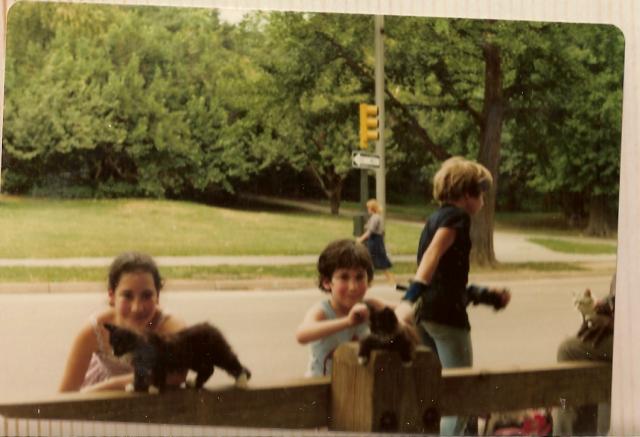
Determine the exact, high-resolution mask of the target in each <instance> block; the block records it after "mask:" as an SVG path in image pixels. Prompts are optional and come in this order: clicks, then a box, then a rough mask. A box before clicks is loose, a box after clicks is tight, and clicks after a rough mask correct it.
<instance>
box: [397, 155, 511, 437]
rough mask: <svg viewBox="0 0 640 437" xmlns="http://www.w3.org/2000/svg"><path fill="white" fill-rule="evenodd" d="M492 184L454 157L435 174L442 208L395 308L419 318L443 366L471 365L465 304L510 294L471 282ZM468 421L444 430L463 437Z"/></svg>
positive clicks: (505, 299)
mask: <svg viewBox="0 0 640 437" xmlns="http://www.w3.org/2000/svg"><path fill="white" fill-rule="evenodd" d="M492 182H493V180H492V177H491V173H489V170H487V169H486V168H485V167H484V166H482V165H480V164H478V163H476V162H473V161H469V160H467V159H464V158H462V157H453V158H450V159H448V160H446V161H445V162H444V163H443V164H442V166H441V167H440V169H439V170H438V172H437V173H436V174H435V176H434V178H433V197H434V198H435V200H437V201H438V203H440V208H439V209H438V210H436V211H435V212H434V213H433V214H432V215H431V216H430V217H429V220H428V221H427V223H426V225H425V227H424V229H423V231H422V235H421V236H420V243H419V245H418V254H417V260H418V269H417V271H416V275H415V277H414V279H413V282H411V284H410V285H409V289H408V290H407V292H406V294H405V295H404V297H403V300H402V302H401V303H400V304H398V306H397V307H396V314H397V316H398V319H400V320H403V321H404V322H405V323H407V324H410V323H412V322H413V320H414V317H415V319H416V320H417V322H418V323H419V324H420V327H421V328H422V329H423V330H424V331H426V333H427V334H428V336H429V337H430V340H432V341H433V344H434V345H435V348H436V350H437V354H438V358H439V359H440V363H441V364H442V367H443V368H455V367H471V366H472V365H473V352H472V347H471V334H470V330H471V326H470V325H469V317H468V315H467V309H466V308H467V305H468V304H469V303H473V304H474V305H475V304H479V303H484V304H489V305H492V306H493V307H494V309H496V310H498V309H501V308H504V307H505V306H506V305H507V304H508V303H509V300H510V298H511V295H510V293H509V292H508V291H507V290H504V289H503V290H497V289H489V288H485V287H478V286H474V285H468V284H467V282H468V278H469V254H470V252H471V237H470V227H471V216H472V215H474V214H476V213H477V212H478V211H480V209H481V208H482V206H483V205H484V192H486V191H487V190H489V188H490V187H491V184H492ZM413 304H415V306H414V305H413ZM423 341H425V340H424V339H423ZM468 420H469V418H468V417H456V416H445V417H442V419H441V421H440V433H441V434H442V435H461V434H462V433H463V432H464V430H465V427H466V424H467V422H468Z"/></svg>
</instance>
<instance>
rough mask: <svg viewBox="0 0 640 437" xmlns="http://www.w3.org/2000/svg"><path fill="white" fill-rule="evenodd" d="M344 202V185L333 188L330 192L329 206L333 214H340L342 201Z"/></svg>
mask: <svg viewBox="0 0 640 437" xmlns="http://www.w3.org/2000/svg"><path fill="white" fill-rule="evenodd" d="M341 200H342V184H339V185H336V186H333V187H331V190H330V191H329V205H330V207H331V214H332V215H338V214H339V213H340V201H341Z"/></svg>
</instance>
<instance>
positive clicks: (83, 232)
mask: <svg viewBox="0 0 640 437" xmlns="http://www.w3.org/2000/svg"><path fill="white" fill-rule="evenodd" d="M352 228H353V224H352V220H351V219H350V218H348V217H333V216H330V215H324V214H317V213H305V212H272V211H267V212H264V211H250V210H234V209H228V208H217V207H212V206H207V205H202V204H197V203H192V202H181V201H170V200H148V199H118V200H57V199H37V198H28V197H11V196H2V197H0V229H1V230H2V231H1V232H0V258H59V257H85V256H86V257H91V256H107V257H109V256H114V255H116V254H118V253H120V252H123V251H126V250H131V249H136V250H140V251H144V252H148V253H151V254H153V255H154V256H162V255H173V256H187V255H191V256H196V255H300V254H307V255H308V254H318V253H320V251H321V250H322V248H324V246H325V245H326V244H327V242H328V241H330V240H333V239H337V238H353V237H352V235H351V233H352ZM387 230H388V235H389V236H390V237H389V239H388V241H387V246H388V250H389V251H390V252H391V253H394V254H411V253H414V252H415V250H416V241H418V238H419V235H420V231H421V225H420V224H418V223H415V224H414V223H402V222H393V221H390V222H389V223H388V225H387Z"/></svg>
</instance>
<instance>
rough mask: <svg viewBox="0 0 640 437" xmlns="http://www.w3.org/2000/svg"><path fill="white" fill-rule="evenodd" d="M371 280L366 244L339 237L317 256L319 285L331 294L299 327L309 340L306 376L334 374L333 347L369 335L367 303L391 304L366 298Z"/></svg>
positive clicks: (377, 306)
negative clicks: (309, 353) (332, 371)
mask: <svg viewBox="0 0 640 437" xmlns="http://www.w3.org/2000/svg"><path fill="white" fill-rule="evenodd" d="M372 280H373V263H372V262H371V256H370V255H369V251H368V250H367V248H366V247H365V246H364V245H362V244H360V243H356V242H355V241H353V240H346V239H345V240H337V241H333V242H331V243H329V245H328V246H327V247H326V248H325V249H324V250H323V251H322V253H321V254H320V257H319V258H318V286H319V287H320V290H322V291H323V292H325V293H329V298H328V299H326V300H323V301H321V302H318V303H317V304H315V305H314V306H312V307H311V308H310V309H309V310H308V311H307V313H306V315H305V316H304V319H303V321H302V323H301V324H300V326H298V329H297V330H296V339H297V340H298V342H299V343H300V344H307V343H309V344H310V351H311V356H310V359H309V366H308V368H307V372H306V374H305V375H306V376H326V375H331V368H332V363H333V359H332V357H333V351H334V350H335V349H336V348H337V347H338V346H339V345H340V344H342V343H344V342H348V341H357V340H360V339H362V338H364V337H365V336H367V334H368V333H369V326H368V324H367V320H368V318H369V310H368V308H367V305H366V304H369V305H371V307H372V308H373V309H374V310H376V311H377V310H381V309H382V308H384V307H385V306H392V305H387V304H385V303H384V302H382V301H380V300H378V299H374V298H368V299H366V300H365V299H364V296H365V294H366V292H367V289H368V288H369V285H370V284H371V281H372ZM365 302H366V304H365ZM392 307H393V306H392Z"/></svg>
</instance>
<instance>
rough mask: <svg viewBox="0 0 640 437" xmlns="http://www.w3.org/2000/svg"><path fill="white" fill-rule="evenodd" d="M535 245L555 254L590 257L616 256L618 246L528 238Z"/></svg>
mask: <svg viewBox="0 0 640 437" xmlns="http://www.w3.org/2000/svg"><path fill="white" fill-rule="evenodd" d="M527 241H530V242H532V243H535V244H539V245H541V246H543V247H546V248H547V249H550V250H553V251H555V252H562V253H573V254H577V253H579V254H589V255H601V254H607V255H608V254H615V253H616V250H617V248H616V246H615V245H614V244H608V243H586V242H578V241H571V240H560V239H554V238H527Z"/></svg>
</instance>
